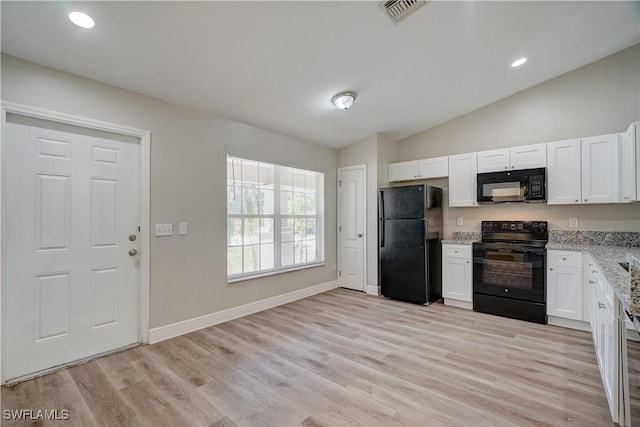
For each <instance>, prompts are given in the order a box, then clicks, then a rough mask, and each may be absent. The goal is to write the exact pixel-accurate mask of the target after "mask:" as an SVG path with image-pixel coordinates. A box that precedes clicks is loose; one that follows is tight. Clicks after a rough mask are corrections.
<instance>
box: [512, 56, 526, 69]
mask: <svg viewBox="0 0 640 427" xmlns="http://www.w3.org/2000/svg"><path fill="white" fill-rule="evenodd" d="M525 62H527V58H525V57H524V56H523V57H522V58H520V59H516V60H515V61H513V62H512V63H511V66H512V67H513V68H516V67H519V66H521V65H522V64H524V63H525Z"/></svg>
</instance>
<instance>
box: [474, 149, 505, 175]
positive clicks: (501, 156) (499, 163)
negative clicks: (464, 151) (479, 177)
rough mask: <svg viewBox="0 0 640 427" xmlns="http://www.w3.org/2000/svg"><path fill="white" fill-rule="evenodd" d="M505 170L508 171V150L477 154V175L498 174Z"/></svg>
mask: <svg viewBox="0 0 640 427" xmlns="http://www.w3.org/2000/svg"><path fill="white" fill-rule="evenodd" d="M507 169H509V149H508V148H503V149H500V150H490V151H481V152H479V153H478V173H485V172H500V171H505V170H507Z"/></svg>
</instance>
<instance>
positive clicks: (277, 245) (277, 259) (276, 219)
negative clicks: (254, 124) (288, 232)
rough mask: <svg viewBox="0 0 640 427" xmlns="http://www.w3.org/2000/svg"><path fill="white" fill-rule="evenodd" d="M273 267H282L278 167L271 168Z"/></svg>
mask: <svg viewBox="0 0 640 427" xmlns="http://www.w3.org/2000/svg"><path fill="white" fill-rule="evenodd" d="M273 204H274V206H273V234H274V236H273V244H274V248H273V266H274V267H275V268H280V267H282V253H281V252H282V250H281V248H282V242H281V239H282V230H281V228H282V221H281V216H280V215H281V214H280V166H274V167H273Z"/></svg>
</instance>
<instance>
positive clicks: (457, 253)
mask: <svg viewBox="0 0 640 427" xmlns="http://www.w3.org/2000/svg"><path fill="white" fill-rule="evenodd" d="M443 252H444V256H445V257H449V258H465V259H470V258H471V245H444V251H443Z"/></svg>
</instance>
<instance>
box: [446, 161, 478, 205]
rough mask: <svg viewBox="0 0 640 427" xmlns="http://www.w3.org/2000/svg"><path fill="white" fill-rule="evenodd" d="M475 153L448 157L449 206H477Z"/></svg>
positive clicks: (476, 164) (476, 162)
mask: <svg viewBox="0 0 640 427" xmlns="http://www.w3.org/2000/svg"><path fill="white" fill-rule="evenodd" d="M477 175H478V156H477V153H468V154H458V155H456V156H449V206H478V203H477V195H478V193H477V191H478V188H477V187H478V176H477Z"/></svg>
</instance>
